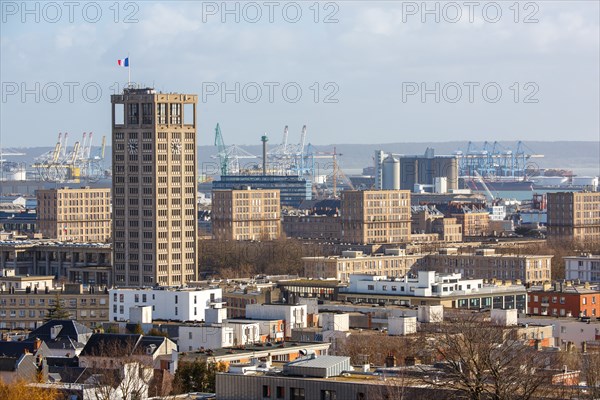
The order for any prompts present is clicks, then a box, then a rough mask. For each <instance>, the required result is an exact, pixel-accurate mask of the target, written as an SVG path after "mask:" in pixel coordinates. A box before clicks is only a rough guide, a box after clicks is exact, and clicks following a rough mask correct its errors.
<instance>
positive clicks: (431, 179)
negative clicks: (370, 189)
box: [375, 148, 458, 193]
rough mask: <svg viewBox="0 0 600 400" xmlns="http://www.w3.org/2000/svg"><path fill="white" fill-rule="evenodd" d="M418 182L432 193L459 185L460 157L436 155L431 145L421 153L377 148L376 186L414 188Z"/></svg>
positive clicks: (442, 191) (388, 188)
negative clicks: (387, 150) (385, 150)
mask: <svg viewBox="0 0 600 400" xmlns="http://www.w3.org/2000/svg"><path fill="white" fill-rule="evenodd" d="M416 186H417V187H420V188H423V189H425V191H427V192H433V193H445V192H447V191H449V190H453V189H458V158H457V157H456V156H455V155H441V156H436V155H435V151H434V149H432V148H428V149H427V150H426V151H425V154H424V155H422V156H420V155H403V154H392V153H385V152H384V151H383V150H376V151H375V188H376V189H384V190H398V189H400V190H410V191H413V190H415V187H416ZM419 191H420V190H419Z"/></svg>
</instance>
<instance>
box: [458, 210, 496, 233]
mask: <svg viewBox="0 0 600 400" xmlns="http://www.w3.org/2000/svg"><path fill="white" fill-rule="evenodd" d="M450 217H452V218H456V222H458V223H459V224H461V225H462V234H463V236H487V235H488V234H489V230H490V229H489V221H490V214H489V213H488V212H487V211H486V210H485V209H478V208H476V207H473V208H470V207H467V206H465V207H461V208H460V209H458V210H456V211H453V212H452V213H451V214H450Z"/></svg>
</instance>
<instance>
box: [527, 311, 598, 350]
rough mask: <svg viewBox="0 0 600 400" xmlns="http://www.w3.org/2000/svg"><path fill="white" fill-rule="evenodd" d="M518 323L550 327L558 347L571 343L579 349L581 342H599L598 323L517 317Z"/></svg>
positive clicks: (569, 319) (567, 319) (572, 319)
mask: <svg viewBox="0 0 600 400" xmlns="http://www.w3.org/2000/svg"><path fill="white" fill-rule="evenodd" d="M519 323H520V324H541V325H552V335H553V336H554V337H555V338H556V340H557V343H556V344H557V345H559V346H564V345H565V344H567V343H569V342H572V343H573V344H575V345H576V346H578V347H579V346H581V343H583V342H589V341H596V340H600V321H594V320H592V321H590V322H589V323H588V322H583V321H580V320H579V319H574V318H547V317H546V318H544V317H519Z"/></svg>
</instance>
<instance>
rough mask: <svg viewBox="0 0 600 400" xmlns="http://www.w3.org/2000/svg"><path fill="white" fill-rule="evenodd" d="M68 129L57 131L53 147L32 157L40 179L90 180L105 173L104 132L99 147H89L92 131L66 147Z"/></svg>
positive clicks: (54, 180)
mask: <svg viewBox="0 0 600 400" xmlns="http://www.w3.org/2000/svg"><path fill="white" fill-rule="evenodd" d="M68 139H69V136H68V133H66V132H65V134H64V135H63V134H62V133H59V134H58V141H57V142H56V144H55V146H54V148H53V149H52V150H50V151H48V152H46V153H44V154H42V155H41V156H39V157H36V158H35V162H34V164H33V165H32V166H33V167H34V168H36V169H37V171H38V173H39V175H40V177H41V178H42V179H43V180H46V181H50V182H59V183H60V182H66V181H71V182H79V181H81V180H84V181H88V182H93V181H95V180H98V179H100V178H101V177H102V175H103V174H104V171H105V169H104V168H103V166H102V162H103V161H104V156H105V152H106V136H103V137H102V144H101V146H100V149H99V151H98V152H97V153H96V154H94V153H93V151H92V148H93V147H92V142H93V133H92V132H89V134H88V133H87V132H84V133H83V136H82V140H81V141H76V142H75V144H74V145H73V147H72V148H71V149H70V150H69V147H68Z"/></svg>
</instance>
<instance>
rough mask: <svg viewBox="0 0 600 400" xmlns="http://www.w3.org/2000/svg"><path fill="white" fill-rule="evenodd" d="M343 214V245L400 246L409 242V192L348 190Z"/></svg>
mask: <svg viewBox="0 0 600 400" xmlns="http://www.w3.org/2000/svg"><path fill="white" fill-rule="evenodd" d="M340 215H341V216H340V218H341V225H342V242H349V243H359V244H360V243H401V242H408V241H409V240H410V232H411V212H410V192H409V191H408V190H364V191H359V190H345V191H343V192H342V206H341V212H340Z"/></svg>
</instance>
